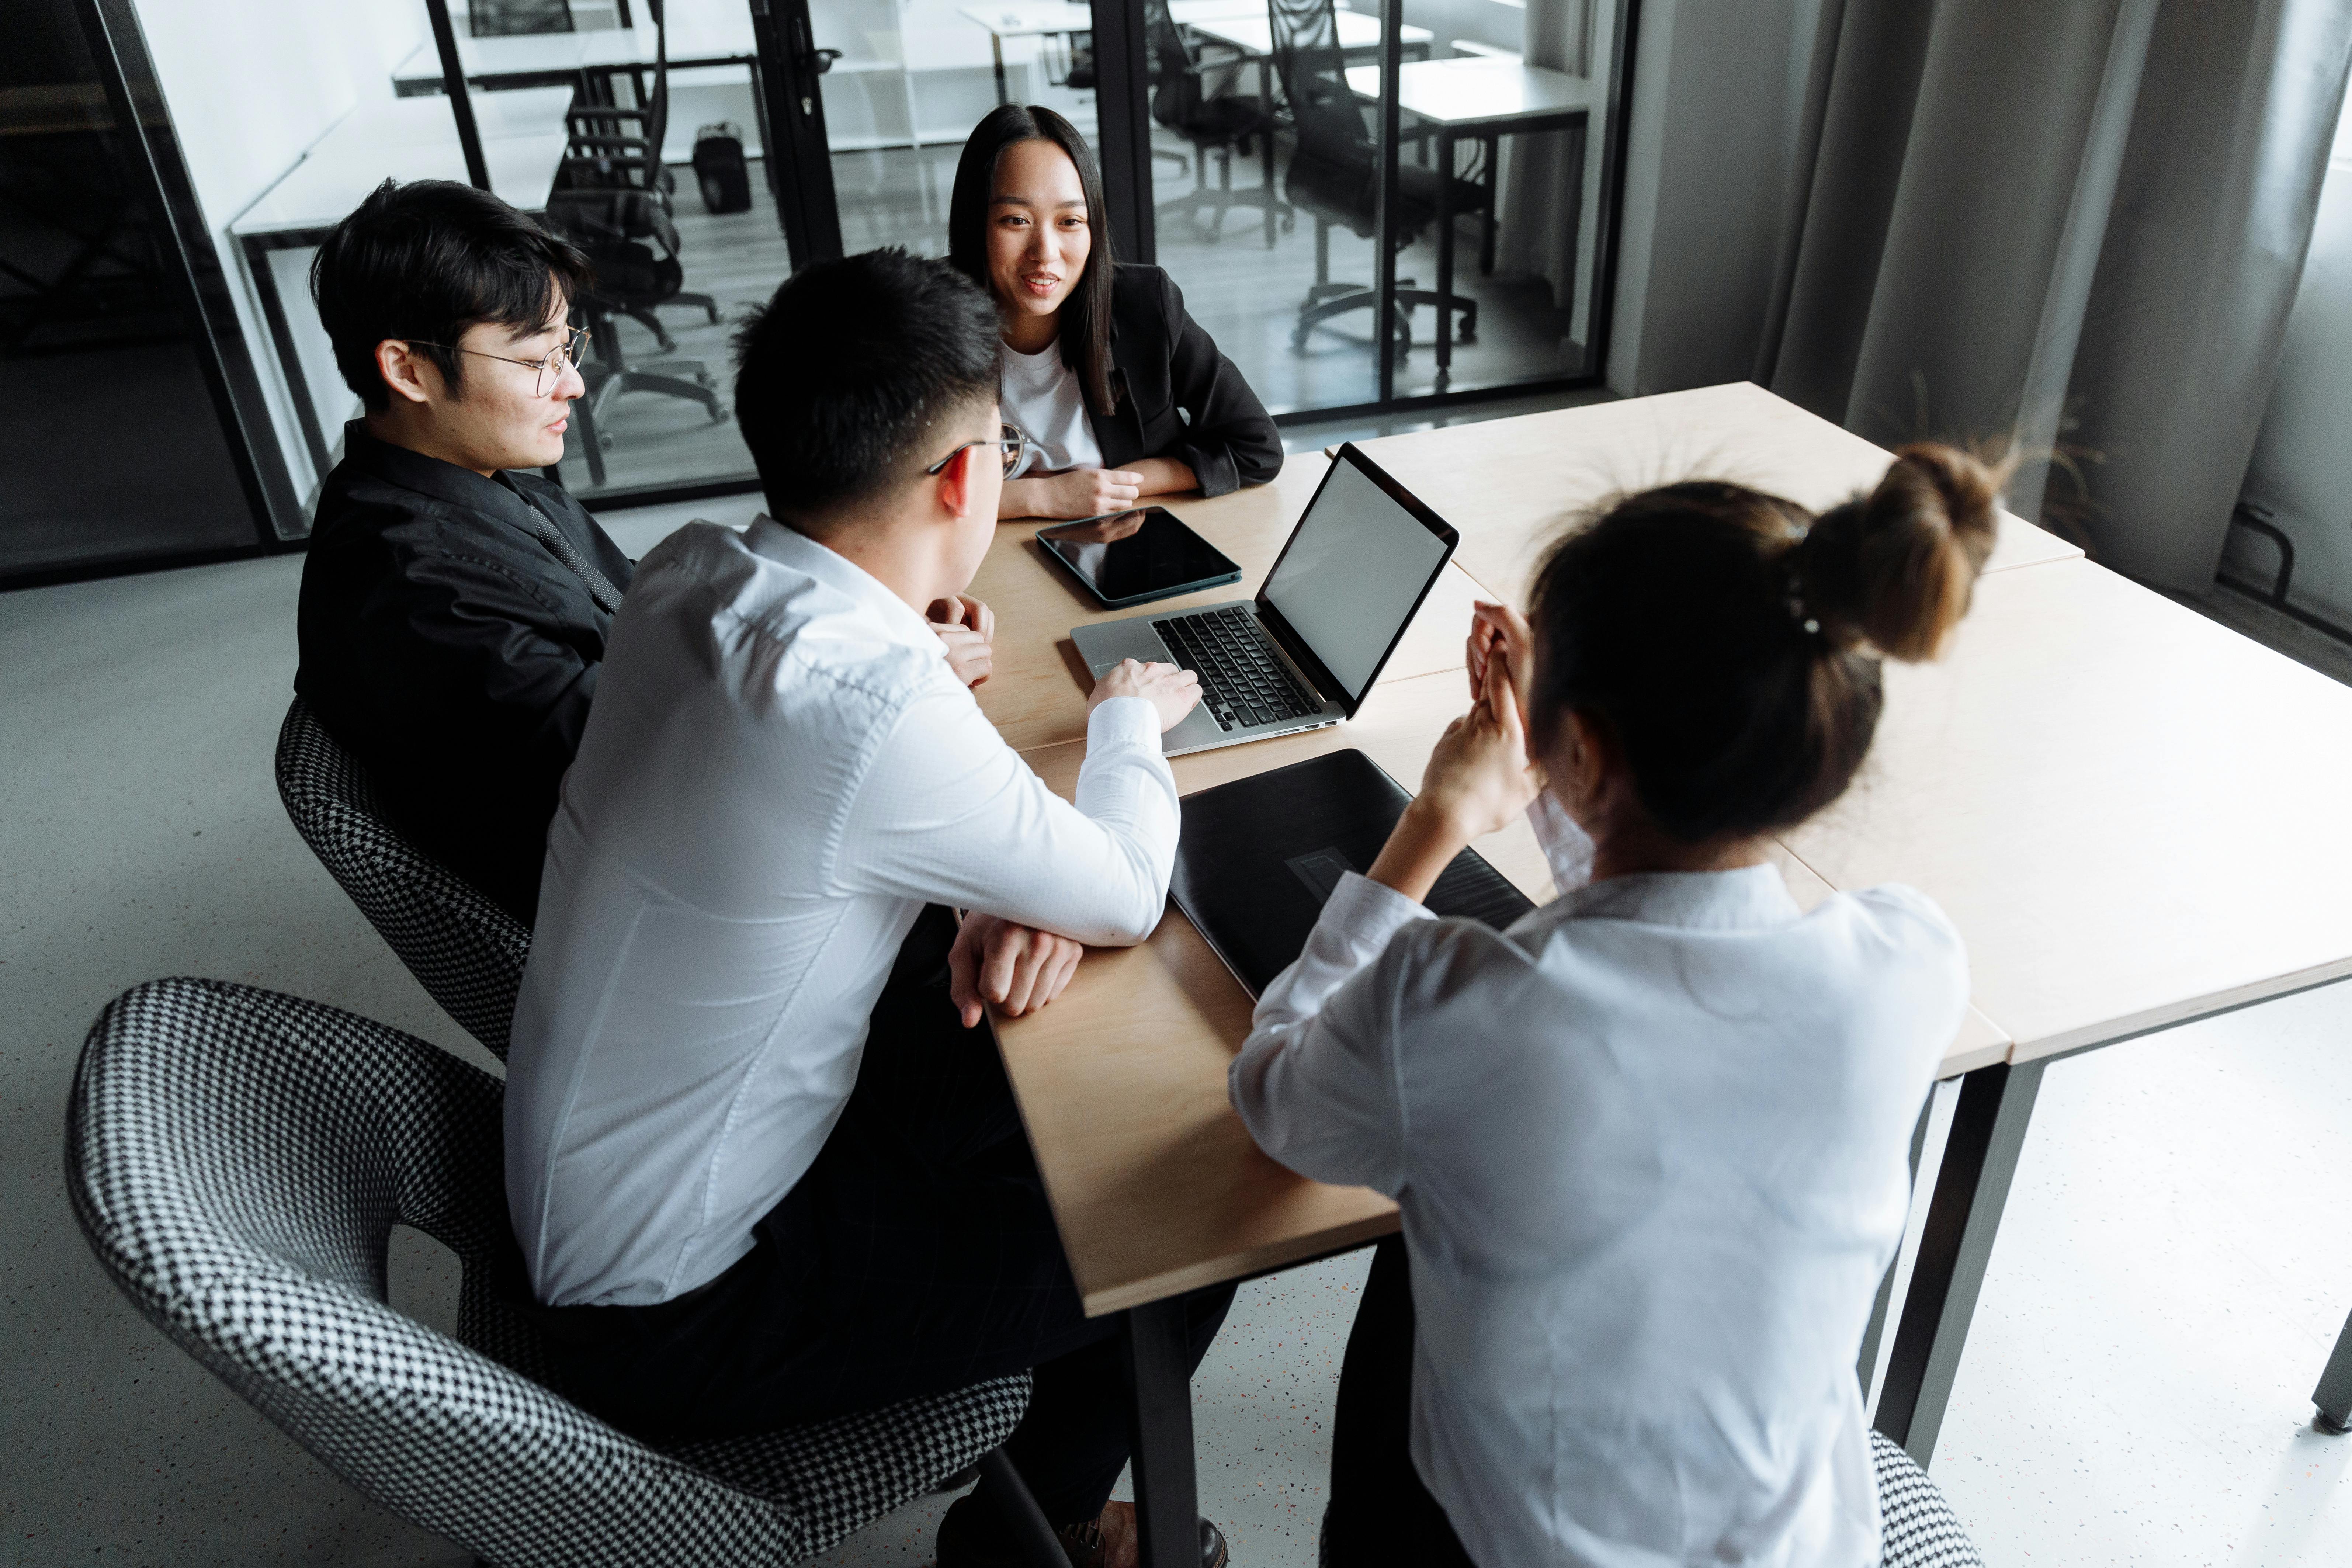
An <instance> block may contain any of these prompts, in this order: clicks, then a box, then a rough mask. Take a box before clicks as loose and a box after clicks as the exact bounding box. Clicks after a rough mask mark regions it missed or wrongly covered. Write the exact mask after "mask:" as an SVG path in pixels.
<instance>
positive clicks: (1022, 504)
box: [996, 468, 1143, 517]
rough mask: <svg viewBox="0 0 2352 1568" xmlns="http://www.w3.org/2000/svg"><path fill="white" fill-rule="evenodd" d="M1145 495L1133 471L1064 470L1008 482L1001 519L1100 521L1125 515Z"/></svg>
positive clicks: (999, 511) (999, 508)
mask: <svg viewBox="0 0 2352 1568" xmlns="http://www.w3.org/2000/svg"><path fill="white" fill-rule="evenodd" d="M1142 493H1143V476H1142V475H1141V474H1139V473H1137V472H1135V471H1134V470H1133V469H1131V468H1065V469H1063V470H1062V471H1061V472H1060V473H1058V474H1040V475H1038V476H1037V477H1035V478H1034V479H1008V480H1006V481H1005V484H1004V499H1003V500H1002V501H1000V502H999V503H998V504H997V508H996V515H997V516H999V517H1100V516H1102V515H1103V514H1104V513H1105V512H1112V511H1125V510H1127V509H1128V508H1129V507H1131V506H1133V505H1134V504H1135V502H1136V498H1137V497H1139V496H1140V495H1141V494H1142Z"/></svg>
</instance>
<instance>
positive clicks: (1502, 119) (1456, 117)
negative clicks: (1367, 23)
mask: <svg viewBox="0 0 2352 1568" xmlns="http://www.w3.org/2000/svg"><path fill="white" fill-rule="evenodd" d="M1341 16H1342V19H1344V18H1345V16H1346V13H1344V12H1343V13H1341ZM1348 87H1349V90H1350V91H1352V92H1353V93H1355V95H1356V96H1357V97H1359V98H1361V99H1365V100H1370V101H1372V102H1378V101H1379V100H1380V96H1381V70H1380V68H1379V67H1378V66H1351V67H1349V70H1348ZM1397 107H1398V108H1399V109H1401V110H1403V112H1405V113H1406V114H1409V115H1411V116H1412V118H1413V119H1414V120H1416V121H1420V122H1421V123H1422V124H1423V125H1426V126H1429V127H1432V128H1433V129H1434V130H1435V132H1436V133H1437V135H1436V142H1437V167H1438V168H1439V169H1440V170H1441V171H1443V172H1444V173H1445V174H1452V173H1453V172H1454V143H1455V142H1458V141H1460V140H1461V139H1462V138H1463V137H1465V136H1469V137H1475V139H1477V140H1478V141H1481V142H1485V143H1486V217H1485V228H1484V233H1483V234H1482V235H1481V237H1480V239H1479V244H1478V270H1479V271H1481V272H1492V271H1493V270H1494V269H1495V206H1496V199H1497V196H1498V195H1499V193H1498V192H1497V191H1496V188H1495V174H1496V169H1497V168H1498V167H1499V166H1500V165H1499V158H1498V153H1499V151H1500V149H1499V147H1498V145H1497V144H1498V143H1499V142H1501V140H1502V138H1504V137H1506V136H1521V135H1527V134H1529V133H1531V132H1538V131H1572V132H1576V134H1577V136H1578V138H1579V146H1578V153H1579V156H1581V154H1582V152H1583V147H1582V138H1583V137H1584V135H1585V133H1586V130H1587V127H1588V125H1589V123H1590V121H1591V112H1592V83H1591V80H1590V79H1587V78H1584V77H1579V76H1570V75H1569V74H1568V73H1567V72H1565V71H1556V70H1546V69H1545V68H1542V67H1540V66H1531V65H1528V64H1527V63H1526V62H1525V61H1523V60H1517V59H1508V58H1499V57H1496V56H1492V55H1468V56H1463V57H1460V58H1454V59H1450V60H1415V61H1410V62H1408V63H1407V64H1406V65H1405V66H1404V67H1403V68H1402V70H1400V71H1399V72H1398V74H1397ZM1570 190H1571V191H1572V192H1573V193H1574V205H1570V208H1569V211H1568V213H1567V214H1566V216H1565V218H1564V225H1565V228H1566V232H1568V233H1569V234H1571V235H1573V234H1575V233H1577V232H1578V230H1579V226H1580V220H1581V217H1582V214H1581V213H1580V211H1579V210H1578V206H1579V205H1581V200H1582V196H1583V193H1584V183H1583V182H1582V181H1580V180H1577V181H1571V182H1570ZM1453 289H1454V182H1453V181H1452V180H1451V179H1442V180H1440V181H1438V182H1437V354H1436V358H1437V377H1436V380H1437V385H1438V386H1439V388H1440V389H1443V388H1444V385H1445V384H1446V383H1447V381H1448V380H1450V379H1451V377H1452V374H1453V373H1452V369H1451V366H1452V365H1453V363H1454V331H1453V315H1454V312H1453V310H1452V309H1451V308H1450V306H1449V305H1448V303H1447V301H1448V300H1449V299H1450V297H1451V295H1452V293H1453Z"/></svg>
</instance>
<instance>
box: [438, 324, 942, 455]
mask: <svg viewBox="0 0 2352 1568" xmlns="http://www.w3.org/2000/svg"><path fill="white" fill-rule="evenodd" d="M411 342H415V344H416V345H417V346H418V347H420V348H428V349H447V350H448V351H449V352H450V353H453V354H472V355H473V356H474V357H475V358H477V359H495V360H504V361H505V362H506V363H509V364H519V365H523V366H526V367H527V368H529V369H531V370H535V371H537V372H539V380H538V381H537V382H535V383H533V384H532V386H531V394H530V395H532V396H533V397H545V396H546V395H547V391H548V388H549V387H551V386H553V385H554V384H556V383H558V382H560V381H562V379H563V373H564V372H565V371H567V370H570V369H571V368H572V366H573V365H575V364H578V363H580V352H581V351H582V350H583V349H584V348H586V347H587V346H588V329H587V328H585V327H573V328H572V329H571V330H570V331H569V333H568V334H567V335H566V337H565V338H564V341H563V346H562V347H561V348H556V349H550V350H549V351H548V353H547V356H546V357H545V358H544V359H517V358H515V357H514V356H513V355H512V354H486V353H483V352H482V351H481V350H479V349H461V348H459V347H458V346H457V344H455V343H428V342H425V341H424V340H423V339H421V338H419V339H412V340H411ZM948 456H949V457H950V458H952V457H954V456H955V453H953V452H950V453H949V454H948Z"/></svg>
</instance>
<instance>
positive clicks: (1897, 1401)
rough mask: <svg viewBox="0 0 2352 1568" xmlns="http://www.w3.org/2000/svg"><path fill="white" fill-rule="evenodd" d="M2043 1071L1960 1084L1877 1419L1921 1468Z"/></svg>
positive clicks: (2021, 1068)
mask: <svg viewBox="0 0 2352 1568" xmlns="http://www.w3.org/2000/svg"><path fill="white" fill-rule="evenodd" d="M2042 1067H2043V1064H2042V1063H2041V1062H2026V1063H2023V1064H2021V1065H2018V1066H2010V1065H2007V1064H2000V1063H1997V1064H1995V1065H1994V1066H1992V1067H1987V1068H1978V1069H1977V1070H1976V1071H1974V1072H1972V1073H1969V1074H1968V1075H1967V1076H1966V1077H1964V1078H1963V1079H1961V1080H1960V1095H1959V1101H1958V1104H1957V1105H1955V1106H1954V1107H1953V1110H1952V1130H1951V1132H1950V1134H1949V1135H1948V1138H1947V1139H1946V1141H1945V1144H1944V1161H1943V1166H1942V1168H1941V1169H1940V1170H1938V1171H1937V1173H1936V1195H1935V1198H1934V1200H1933V1201H1932V1202H1931V1203H1930V1204H1929V1205H1928V1208H1927V1223H1926V1225H1925V1226H1922V1227H1921V1231H1920V1237H1919V1257H1918V1261H1917V1262H1916V1264H1915V1265H1914V1266H1913V1268H1912V1271H1911V1289H1909V1290H1908V1291H1907V1292H1906V1294H1905V1296H1904V1300H1903V1316H1902V1319H1901V1321H1900V1322H1899V1323H1898V1324H1897V1326H1896V1328H1895V1350H1894V1353H1893V1354H1892V1356H1891V1357H1890V1358H1889V1359H1888V1362H1887V1366H1886V1383H1885V1387H1884V1388H1883V1389H1882V1390H1881V1391H1880V1393H1879V1395H1878V1412H1877V1415H1876V1418H1875V1421H1874V1425H1875V1426H1877V1428H1878V1429H1879V1430H1880V1431H1881V1432H1884V1433H1885V1434H1886V1435H1887V1436H1889V1437H1892V1438H1894V1439H1895V1441H1896V1442H1898V1443H1900V1444H1902V1445H1903V1447H1904V1448H1905V1449H1906V1451H1907V1452H1908V1453H1909V1454H1910V1456H1911V1457H1912V1458H1914V1459H1916V1460H1917V1461H1918V1462H1919V1464H1920V1466H1921V1467H1922V1468H1925V1467H1926V1465H1927V1461H1928V1460H1929V1459H1930V1458H1933V1457H1934V1455H1935V1452H1936V1435H1937V1432H1938V1431H1940V1430H1941V1429H1942V1427H1943V1425H1944V1412H1945V1409H1946V1407H1947V1406H1948V1405H1949V1404H1950V1402H1951V1397H1952V1380H1953V1378H1954V1376H1955V1374H1957V1373H1958V1371H1959V1366H1960V1351H1961V1348H1962V1346H1963V1345H1964V1344H1965V1343H1966V1342H1967V1341H1968V1336H1969V1318H1970V1317H1971V1316H1973V1315H1974V1313H1975V1311H1976V1305H1977V1292H1978V1291H1979V1289H1982V1288H1983V1286H1984V1274H1985V1265H1986V1264H1987V1263H1988V1262H1989V1261H1990V1259H1991V1258H1992V1242H1993V1236H1994V1234H1995V1233H1996V1232H1997V1231H1999V1230H2000V1211H2001V1208H2002V1205H2005V1204H2007V1203H2008V1201H2009V1185H2010V1182H2011V1179H2012V1178H2014V1177H2015V1176H2016V1174H2017V1157H2018V1155H2019V1153H2020V1152H2021V1151H2022V1150H2023V1149H2024V1147H2025V1129H2026V1125H2027V1123H2028V1122H2029V1121H2032V1117H2033V1097H2034V1096H2035V1094H2036V1093H2038V1092H2039V1091H2040V1089H2041V1088H2042Z"/></svg>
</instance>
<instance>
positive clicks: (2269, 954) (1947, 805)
mask: <svg viewBox="0 0 2352 1568" xmlns="http://www.w3.org/2000/svg"><path fill="white" fill-rule="evenodd" d="M1885 679H1886V713H1885V719H1884V721H1882V722H1881V724H1880V727H1879V732H1878V739H1877V742H1876V744H1875V745H1874V748H1873V750H1872V753H1871V757H1870V760H1869V761H1868V762H1867V763H1865V764H1864V771H1863V773H1862V775H1861V777H1860V778H1859V779H1857V781H1856V782H1855V784H1854V787H1853V789H1852V790H1851V791H1850V792H1849V793H1848V795H1846V797H1845V799H1843V801H1841V802H1839V803H1838V804H1837V805H1834V806H1832V808H1831V809H1830V810H1829V811H1827V812H1825V813H1824V814H1822V816H1820V817H1818V818H1816V819H1815V820H1814V821H1812V822H1811V823H1809V824H1807V825H1806V826H1803V827H1801V828H1799V829H1798V830H1797V831H1796V832H1795V833H1794V834H1792V835H1790V838H1789V844H1790V847H1791V848H1792V849H1793V850H1794V851H1795V852H1796V854H1797V855H1798V856H1799V857H1801V858H1802V859H1803V860H1804V861H1805V863H1806V864H1808V865H1809V866H1811V868H1813V869H1814V870H1816V871H1817V872H1819V873H1820V874H1821V875H1822V876H1823V877H1824V878H1826V879H1828V880H1829V881H1831V882H1832V883H1833V884H1835V885H1836V886H1839V887H1843V888H1859V887H1868V886H1871V885H1873V884H1874V883H1878V882H1885V881H1901V882H1907V883H1909V884H1910V885H1912V886H1913V887H1916V888H1918V889H1920V890H1922V891H1923V892H1925V893H1927V895H1928V896H1929V897H1930V898H1933V899H1934V900H1936V901H1937V903H1938V904H1940V905H1942V906H1943V908H1944V910H1945V911H1946V912H1947V913H1948V914H1949V915H1950V916H1951V917H1952V920H1953V921H1954V922H1955V923H1956V924H1958V926H1959V928H1960V931H1961V933H1962V934H1963V935H1964V936H1966V937H1967V939H1968V944H1969V966H1970V969H1971V972H1972V976H1973V989H1974V994H1975V997H1976V1001H1977V1005H1979V1006H1980V1007H1982V1008H1983V1009H1984V1010H1985V1011H1986V1012H1987V1013H1988V1014H1990V1015H1991V1016H1992V1017H1994V1018H1996V1019H1998V1020H1999V1021H2000V1024H2001V1026H2003V1027H2004V1028H2005V1029H2006V1030H2007V1031H2008V1032H2009V1033H2010V1034H2011V1036H2013V1037H2014V1038H2015V1039H2016V1041H2017V1045H2016V1047H2015V1050H2014V1051H2013V1053H2012V1054H2011V1058H2010V1059H2011V1060H2012V1061H2018V1062H2023V1061H2030V1060H2033V1059H2035V1058H2044V1057H2049V1056H2053V1055H2056V1054H2059V1053H2062V1052H2064V1051H2068V1050H2072V1049H2075V1048H2078V1047H2083V1046H2085V1045H2095V1044H2099V1043H2103V1042H2105V1041H2108V1040H2113V1039H2116V1038H2120V1037H2125V1036H2128V1035H2132V1034H2136V1033H2138V1032H2141V1031H2143V1030H2147V1029H2150V1028H2154V1027H2157V1026H2161V1025H2164V1024H2168V1023H2173V1022H2177V1021H2179V1020H2180V1019H2182V1018H2186V1017H2191V1016H2199V1015H2201V1014H2205V1013H2210V1012H2212V1011H2213V1010H2215V1009H2216V1008H2217V1007H2220V1006H2228V1005H2235V1004H2238V1003H2242V1002H2248V1001H2253V1000H2257V999H2259V998H2261V997H2263V996H2268V995H2273V994H2279V993H2282V992H2285V991H2292V990H2296V989H2300V988H2301V987H2303V986H2305V985H2307V984H2314V983H2315V982H2318V981H2321V980H2326V979H2328V978H2332V977H2334V976H2337V975H2342V974H2347V973H2352V900H2347V898H2346V897H2345V896H2344V889H2346V888H2347V887H2352V834H2347V833H2346V832H2345V831H2344V830H2343V828H2342V826H2341V824H2342V820H2343V816H2344V799H2345V781H2346V780H2347V779H2352V689H2347V688H2346V687H2344V686H2342V685H2340V684H2338V683H2337V682H2336V681H2334V680H2331V679H2327V678H2326V676H2323V675H2320V674H2318V673H2317V672H2316V671H2314V670H2310V669H2306V668H2304V667H2303V666H2302V665H2299V664H2297V663H2295V662H2294V660H2292V659H2289V658H2285V657H2284V656H2282V655H2280V654H2275V653H2273V652H2272V651H2270V650H2269V649H2268V648H2265V647H2262V646H2261V645H2260V644H2258V643H2255V642H2253V641H2252V640H2251V639H2249V638H2247V637H2242V636H2240V635H2239V634H2238V633H2236V632H2233V631H2231V630H2230V629H2228V628H2227V627H2225V626H2220V625H2217V624H2216V623H2214V622H2212V621H2209V620H2207V619H2206V618H2205V617H2204V616H2200V615H2198V614H2196V613H2195V612H2193V611H2190V610H2188V609H2185V608H2183V607H2182V606H2180V605H2176V604H2173V603H2172V602H2171V601H2170V600H2168V599H2167V598H2165V597H2163V596H2162V595H2158V594H2155V593H2152V592H2150V591H2149V590H2147V589H2146V588H2142V587H2140V586H2138V585H2137V584H2134V583H2132V582H2130V581H2128V580H2127V579H2126V578H2124V577H2121V576H2118V575H2117V574H2115V573H2112V572H2109V571H2107V570H2105V568H2103V567H2100V566H2097V565H2095V564H2093V563H2089V562H2086V561H2059V562H2050V563H2043V564H2042V565H2040V566H2037V567H2035V568H2033V569H2032V570H2031V571H2020V572H2005V573H2002V574H1999V575H1997V576H1992V577H1988V578H1986V579H1984V580H1983V581H1982V582H1980V583H1979V584H1978V585H1977V593H1976V602H1975V605H1974V607H1973V608H1972V609H1971V610H1970V611H1969V616H1968V618H1967V619H1966V620H1965V621H1963V622H1962V623H1961V624H1960V629H1959V631H1958V635H1957V636H1956V637H1955V638H1954V646H1953V647H1951V648H1950V649H1949V650H1948V654H1947V656H1946V658H1944V659H1943V660H1942V661H1940V662H1938V663H1936V664H1931V665H1920V666H1906V665H1894V664H1890V665H1888V666H1887V667H1886V676H1885Z"/></svg>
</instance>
